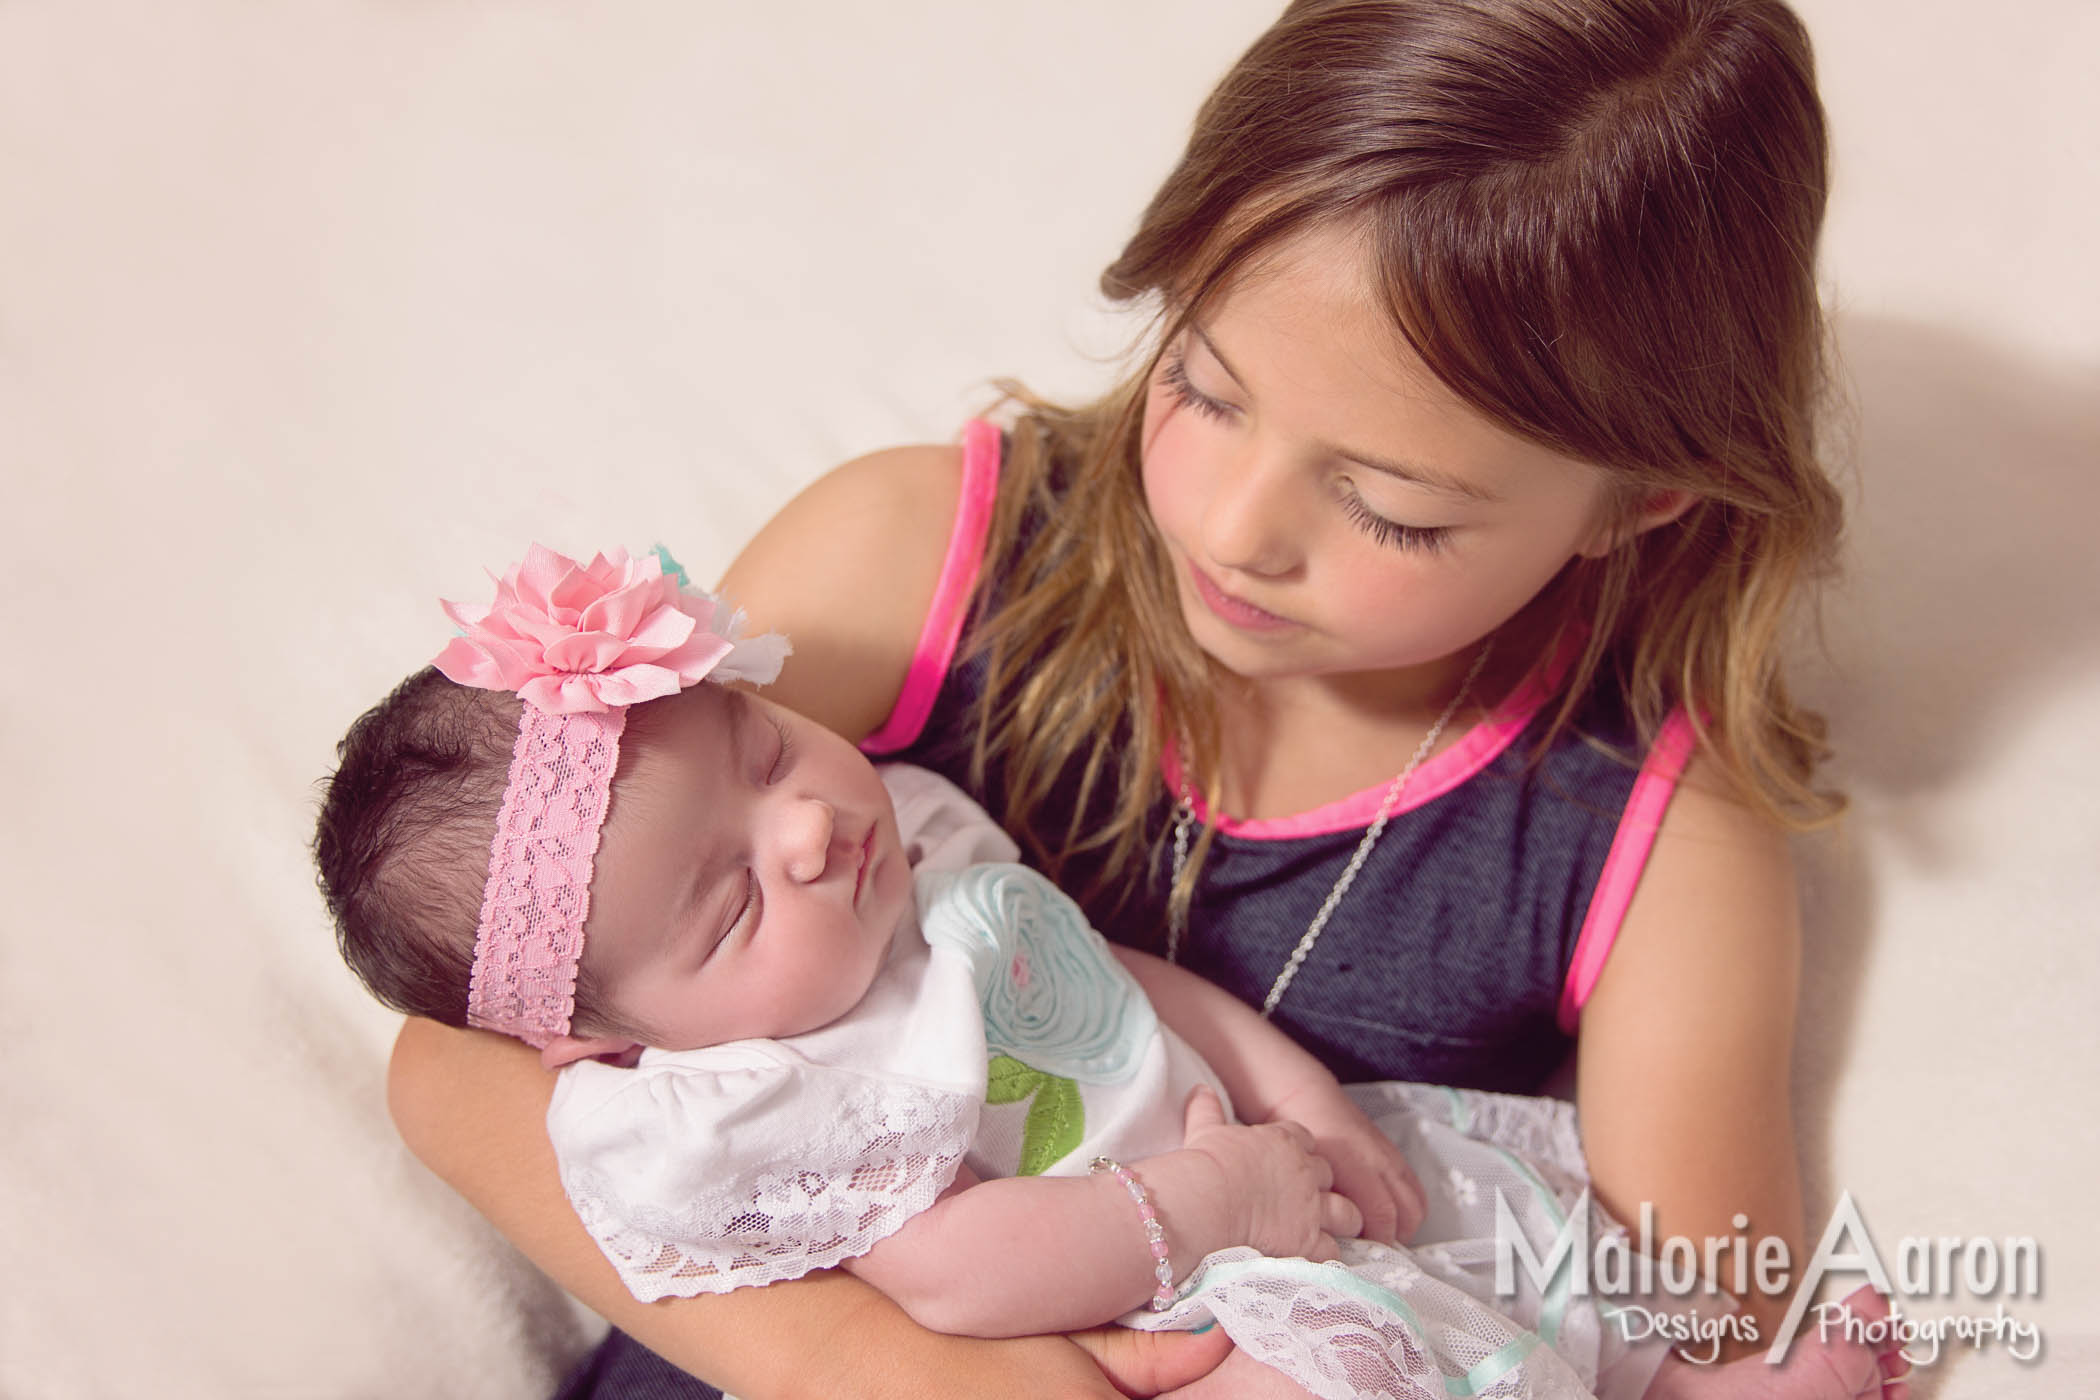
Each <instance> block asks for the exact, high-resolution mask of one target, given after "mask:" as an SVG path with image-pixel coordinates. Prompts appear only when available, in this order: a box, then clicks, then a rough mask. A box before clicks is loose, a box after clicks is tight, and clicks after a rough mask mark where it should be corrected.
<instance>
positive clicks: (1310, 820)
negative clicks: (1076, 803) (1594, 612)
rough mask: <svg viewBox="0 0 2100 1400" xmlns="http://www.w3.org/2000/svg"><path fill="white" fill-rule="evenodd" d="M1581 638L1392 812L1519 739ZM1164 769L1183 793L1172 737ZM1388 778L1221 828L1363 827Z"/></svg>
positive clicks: (1416, 782)
mask: <svg viewBox="0 0 2100 1400" xmlns="http://www.w3.org/2000/svg"><path fill="white" fill-rule="evenodd" d="M1582 642H1583V638H1582V637H1581V636H1580V635H1579V634H1578V635H1570V636H1569V637H1568V639H1567V641H1566V642H1565V643H1564V644H1563V645H1562V647H1561V649H1560V651H1559V652H1558V653H1557V654H1556V655H1555V656H1554V657H1553V659H1552V660H1551V661H1549V662H1548V663H1547V664H1546V666H1545V667H1544V669H1543V671H1542V672H1538V671H1535V672H1533V673H1532V674H1531V675H1530V676H1528V677H1526V678H1525V681H1524V683H1523V684H1522V685H1520V686H1518V687H1517V688H1516V689H1515V690H1514V691H1512V692H1510V694H1509V695H1508V696H1507V697H1506V698H1505V699H1504V700H1503V701H1502V703H1501V704H1499V705H1497V706H1496V707H1495V708H1494V709H1493V710H1492V711H1491V712H1490V713H1489V714H1488V716H1487V718H1486V719H1483V720H1482V721H1480V723H1478V724H1476V725H1474V726H1473V727H1472V728H1471V729H1468V730H1467V731H1466V732H1465V734H1464V735H1463V736H1462V737H1461V738H1460V739H1459V741H1458V742H1457V743H1455V744H1453V745H1452V746H1451V747H1450V748H1448V749H1445V750H1444V751H1443V752H1442V753H1440V754H1437V755H1435V756H1434V757H1432V758H1430V759H1428V760H1426V761H1425V762H1424V763H1423V764H1422V766H1421V767H1420V768H1417V769H1416V770H1415V771H1414V776H1412V777H1410V778H1409V779H1408V780H1407V786H1406V787H1405V788H1403V789H1401V792H1400V800H1399V801H1398V802H1397V803H1395V804H1394V805H1393V811H1392V815H1394V816H1396V817H1397V816H1399V815H1400V814H1401V813H1402V812H1412V811H1413V810H1414V809H1415V808H1417V807H1420V806H1423V805H1425V804H1427V803H1430V802H1434V801H1435V800H1436V799H1437V798H1439V797H1442V796H1443V795H1444V794H1445V793H1447V792H1449V791H1451V789H1453V788H1455V787H1457V786H1458V785H1459V784H1460V783H1463V782H1465V781H1466V779H1468V778H1470V777H1472V776H1473V775H1474V774H1475V773H1478V772H1479V771H1480V770H1481V769H1483V768H1485V767H1487V766H1488V765H1489V764H1490V763H1492V762H1494V761H1495V759H1496V757H1497V756H1498V755H1499V754H1501V752H1502V751H1503V750H1504V749H1506V748H1508V747H1509V746H1510V745H1511V744H1513V743H1515V742H1516V740H1517V736H1518V735H1519V734H1522V733H1523V732H1524V726H1526V725H1528V724H1530V723H1531V721H1532V718H1533V716H1535V715H1537V714H1538V712H1539V709H1540V707H1541V706H1543V705H1544V704H1545V703H1546V701H1547V700H1549V699H1551V698H1552V697H1553V694H1554V691H1555V689H1556V688H1557V687H1558V686H1559V684H1560V679H1561V677H1562V676H1564V675H1566V674H1567V671H1568V667H1570V666H1571V665H1573V664H1574V662H1575V657H1576V656H1577V655H1578V654H1579V653H1580V652H1581V650H1582ZM1159 767H1160V772H1161V773H1162V774H1164V775H1165V777H1166V780H1167V790H1168V791H1169V792H1177V793H1178V792H1180V791H1181V756H1180V755H1179V754H1178V753H1176V752H1175V750H1174V744H1173V741H1172V740H1169V741H1168V742H1167V745H1166V748H1165V750H1164V751H1163V752H1162V753H1161V754H1160V762H1159ZM1392 781H1393V780H1392V779H1391V778H1387V779H1385V780H1384V781H1383V782H1381V783H1379V784H1378V785H1377V786H1376V787H1367V788H1365V789H1364V790H1363V791H1361V792H1355V793H1351V794H1350V795H1349V796H1347V797H1342V798H1337V799H1336V800H1335V801H1333V802H1330V803H1328V804H1326V805H1325V806H1323V807H1315V808H1313V809H1312V810H1310V811H1306V812H1297V813H1294V814H1292V815H1291V816H1287V817H1230V816H1228V817H1221V818H1219V820H1218V830H1219V831H1221V832H1223V833H1224V834H1225V835H1227V836H1242V837H1246V838H1248V839H1250V840H1256V841H1288V840H1292V839H1294V838H1300V837H1306V836H1330V835H1333V834H1334V833H1335V832H1338V831H1361V830H1363V829H1364V828H1365V827H1367V826H1369V825H1370V824H1371V823H1372V822H1374V821H1376V820H1378V806H1379V804H1380V803H1381V802H1383V801H1385V790H1386V789H1387V788H1388V787H1390V786H1392ZM1188 798H1189V805H1190V806H1191V807H1193V808H1195V811H1196V819H1197V820H1198V821H1208V820H1209V808H1208V807H1207V806H1206V805H1205V803H1204V801H1203V795H1202V794H1201V793H1195V792H1192V793H1190V794H1189V795H1188Z"/></svg>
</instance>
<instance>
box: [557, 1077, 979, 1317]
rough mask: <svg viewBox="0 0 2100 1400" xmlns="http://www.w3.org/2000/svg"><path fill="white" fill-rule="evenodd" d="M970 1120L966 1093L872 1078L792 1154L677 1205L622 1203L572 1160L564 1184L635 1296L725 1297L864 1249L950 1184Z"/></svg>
mask: <svg viewBox="0 0 2100 1400" xmlns="http://www.w3.org/2000/svg"><path fill="white" fill-rule="evenodd" d="M976 1118H977V1103H976V1100H975V1099H973V1098H971V1097H968V1096H965V1095H962V1094H957V1093H954V1092H952V1091H950V1090H945V1089H936V1088H930V1087H927V1086H924V1085H916V1084H901V1083H894V1082H887V1081H874V1080H870V1081H866V1082H865V1084H864V1085H863V1087H862V1088H861V1089H860V1090H859V1091H857V1092H855V1093H851V1094H849V1095H847V1096H846V1097H845V1098H844V1099H843V1100H842V1101H841V1102H840V1103H839V1104H838V1105H837V1112H836V1114H834V1115H831V1116H830V1117H828V1118H827V1119H826V1120H823V1121H820V1122H813V1123H812V1125H811V1137H810V1140H809V1142H808V1144H807V1150H806V1151H805V1152H804V1153H802V1154H801V1156H800V1157H799V1158H798V1160H796V1161H795V1162H792V1163H770V1164H765V1165H763V1166H760V1167H758V1168H757V1169H755V1170H751V1171H745V1172H736V1173H725V1178H726V1179H725V1180H724V1181H723V1182H722V1184H721V1186H720V1188H719V1189H717V1190H713V1191H709V1192H704V1193H702V1194H701V1195H699V1196H698V1197H697V1198H695V1199H693V1200H691V1201H690V1202H688V1203H686V1204H685V1205H684V1206H683V1207H682V1208H679V1209H676V1210H668V1209H665V1208H663V1207H660V1206H654V1205H648V1204H644V1203H641V1202H635V1201H629V1200H624V1199H622V1198H621V1196H620V1194H619V1192H618V1191H617V1190H616V1189H615V1188H614V1187H613V1185H612V1184H611V1182H610V1181H609V1180H608V1179H607V1178H605V1177H604V1176H602V1175H600V1174H599V1173H596V1172H593V1171H590V1170H589V1169H587V1168H583V1167H580V1166H577V1167H570V1168H566V1169H565V1170H564V1173H563V1185H564V1186H565V1187H566V1188H567V1190H568V1193H569V1199H570V1201H571V1202H572V1203H573V1204H574V1205H575V1207H576V1214H577V1215H578V1216H579V1217H580V1218H581V1219H582V1221H583V1224H584V1228H586V1229H587V1230H589V1231H590V1232H591V1234H592V1235H593V1236H594V1237H595V1238H596V1239H597V1241H598V1243H599V1244H600V1246H602V1247H603V1249H604V1250H605V1253H606V1255H607V1256H608V1257H609V1258H610V1259H611V1260H612V1262H613V1266H614V1267H615V1268H616V1269H618V1270H619V1272H620V1277H621V1278H622V1280H623V1281H625V1283H626V1284H627V1286H628V1289H629V1290H630V1291H631V1292H632V1293H633V1294H634V1295H635V1296H636V1297H637V1298H639V1299H641V1300H642V1301H643V1302H654V1301H655V1300H657V1299H658V1298H665V1297H681V1298H684V1297H691V1296H693V1295H694V1294H698V1293H727V1292H729V1291H730V1290H731V1289H735V1288H745V1287H755V1286H757V1285H761V1284H768V1283H780V1282H783V1281H785V1280H788V1279H793V1278H800V1277H801V1276H802V1275H804V1274H806V1273H809V1272H811V1271H812V1270H815V1269H828V1268H831V1267H832V1266H834V1265H836V1264H838V1263H839V1262H840V1261H842V1260H846V1259H851V1258H854V1257H856V1256H858V1255H861V1254H865V1253H867V1252H868V1251H869V1250H870V1249H872V1248H874V1247H875V1246H876V1245H877V1244H878V1243H880V1242H881V1241H882V1240H883V1239H884V1238H886V1237H887V1236H889V1235H891V1234H893V1233H894V1232H895V1231H896V1230H897V1229H898V1228H899V1227H900V1226H902V1225H903V1224H904V1222H906V1221H907V1220H909V1219H911V1218H912V1216H914V1215H916V1214H918V1213H919V1212H920V1211H922V1210H925V1209H926V1208H927V1207H928V1206H930V1205H932V1204H933V1202H934V1200H935V1198H936V1197H938V1196H939V1195H940V1194H941V1192H942V1191H944V1190H946V1189H947V1187H948V1184H949V1183H950V1182H951V1181H953V1180H954V1179H955V1171H956V1168H957V1166H958V1165H959V1164H960V1163H961V1162H962V1159H963V1156H964V1154H965V1152H967V1150H968V1148H969V1144H970V1138H971V1135H972V1134H973V1132H974V1131H975V1128H976Z"/></svg>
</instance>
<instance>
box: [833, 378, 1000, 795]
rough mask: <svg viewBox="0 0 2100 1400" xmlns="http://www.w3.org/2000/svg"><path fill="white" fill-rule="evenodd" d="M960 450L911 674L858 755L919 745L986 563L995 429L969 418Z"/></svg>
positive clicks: (995, 477) (995, 480)
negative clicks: (942, 549) (949, 521)
mask: <svg viewBox="0 0 2100 1400" xmlns="http://www.w3.org/2000/svg"><path fill="white" fill-rule="evenodd" d="M962 449H963V460H962V499H960V500H959V501H957V502H956V505H955V527H954V529H952V530H951V531H950V532H949V534H948V554H947V557H946V558H945V559H943V560H942V561H941V577H940V581H939V582H938V583H936V584H935V585H934V589H933V604H932V606H930V607H928V608H927V609H926V624H925V626H923V627H922V628H920V629H919V642H918V646H917V647H916V648H914V649H913V651H912V657H911V669H910V670H908V671H906V672H905V673H904V689H903V690H901V691H899V692H898V693H897V703H896V704H895V705H893V706H892V707H891V708H890V715H889V718H888V719H886V720H884V721H883V722H882V725H881V727H880V728H878V729H877V730H876V731H875V732H874V733H873V734H870V735H869V736H868V737H867V738H865V739H863V740H861V741H860V748H861V752H862V753H868V754H886V753H896V752H897V751H898V750H900V749H905V748H909V747H910V746H911V745H912V744H914V743H915V742H917V740H918V737H919V734H920V731H922V730H924V729H925V728H926V718H927V716H928V715H931V714H932V713H933V701H934V697H935V696H937V695H939V694H940V693H941V681H942V680H943V679H944V678H945V677H946V676H947V674H948V666H949V664H950V663H951V662H952V661H954V659H955V646H956V643H957V642H958V641H960V640H961V638H962V628H963V617H964V615H965V614H966V613H967V612H968V611H969V602H970V593H971V591H972V590H974V589H975V588H976V587H977V571H978V570H979V569H980V568H981V567H983V564H984V543H985V536H986V534H987V533H988V532H989V530H990V528H991V521H992V502H993V500H994V498H995V497H997V495H998V493H999V455H1000V433H999V428H998V426H997V425H996V424H993V423H987V422H985V421H984V420H983V419H982V418H973V419H971V420H970V421H969V422H968V423H966V424H964V425H963V440H962Z"/></svg>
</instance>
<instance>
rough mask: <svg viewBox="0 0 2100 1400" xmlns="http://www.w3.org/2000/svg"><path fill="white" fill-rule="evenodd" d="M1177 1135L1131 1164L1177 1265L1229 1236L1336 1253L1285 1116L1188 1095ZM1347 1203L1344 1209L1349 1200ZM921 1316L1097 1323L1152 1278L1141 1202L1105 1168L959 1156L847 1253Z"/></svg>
mask: <svg viewBox="0 0 2100 1400" xmlns="http://www.w3.org/2000/svg"><path fill="white" fill-rule="evenodd" d="M1183 1142H1184V1146H1183V1147H1182V1149H1181V1150H1180V1151H1178V1152H1167V1153H1162V1154H1160V1155H1159V1156H1157V1157H1148V1158H1146V1159H1145V1160H1144V1161H1142V1162H1136V1163H1131V1164H1129V1169H1130V1171H1131V1174H1132V1175H1134V1176H1135V1177H1137V1178H1138V1180H1139V1181H1140V1182H1141V1183H1142V1184H1143V1186H1144V1188H1145V1192H1146V1195H1147V1197H1148V1198H1149V1199H1150V1201H1151V1203H1152V1206H1153V1208H1154V1210H1156V1211H1157V1212H1158V1215H1159V1222H1160V1225H1161V1226H1162V1228H1163V1229H1164V1230H1165V1233H1166V1241H1167V1246H1168V1251H1169V1262H1170V1263H1171V1264H1172V1265H1173V1266H1174V1268H1175V1271H1176V1273H1177V1275H1180V1274H1185V1273H1187V1271H1188V1270H1189V1268H1190V1267H1191V1266H1193V1265H1194V1264H1195V1262H1196V1261H1197V1260H1198V1259H1201V1258H1202V1257H1203V1256H1204V1255H1206V1254H1209V1253H1210V1252H1211V1251H1213V1250H1216V1249H1223V1248H1226V1247H1227V1246H1230V1245H1241V1244H1245V1245H1252V1246H1253V1247H1254V1248H1256V1249H1258V1250H1260V1251H1262V1252H1263V1253H1265V1254H1277V1255H1303V1256H1305V1257H1308V1258H1313V1259H1331V1258H1333V1257H1334V1255H1335V1244H1334V1234H1333V1231H1334V1228H1335V1226H1336V1225H1337V1224H1343V1225H1346V1224H1349V1223H1353V1220H1345V1219H1343V1218H1342V1214H1341V1213H1342V1212H1345V1211H1347V1207H1346V1205H1345V1204H1344V1203H1343V1202H1342V1201H1341V1200H1340V1198H1338V1197H1336V1196H1335V1195H1334V1194H1333V1193H1332V1192H1330V1191H1329V1190H1328V1189H1327V1188H1328V1186H1329V1184H1330V1183H1331V1181H1332V1179H1333V1178H1332V1175H1331V1173H1330V1171H1329V1170H1328V1167H1327V1164H1326V1162H1325V1161H1324V1160H1323V1159H1322V1158H1321V1157H1320V1156H1318V1155H1317V1154H1316V1153H1315V1152H1314V1151H1313V1143H1312V1136H1311V1134H1310V1133H1309V1132H1307V1131H1306V1130H1305V1129H1304V1128H1302V1127H1300V1126H1298V1125H1296V1124H1294V1123H1279V1124H1273V1125H1269V1126H1262V1127H1246V1126H1239V1125H1234V1124H1229V1123H1227V1122H1225V1116H1224V1111H1223V1109H1222V1107H1221V1106H1220V1105H1219V1103H1218V1099H1217V1096H1216V1095H1215V1094H1213V1093H1211V1092H1210V1091H1209V1090H1208V1089H1198V1090H1196V1091H1195V1092H1194V1093H1193V1094H1191V1095H1190V1096H1189V1103H1188V1108H1187V1116H1186V1120H1185V1130H1184V1136H1183ZM1348 1214H1349V1216H1351V1217H1353V1212H1348ZM844 1267H845V1268H846V1269H848V1270H849V1271H850V1272H852V1273H853V1274H855V1275H856V1276H858V1277H859V1278H861V1279H863V1280H865V1281H867V1282H869V1283H872V1284H874V1285H875V1286H876V1287H877V1288H880V1289H881V1290H882V1291H883V1292H884V1293H886V1294H888V1295H889V1296H890V1297H891V1298H892V1299H894V1300H895V1301H896V1302H897V1303H898V1304H899V1305H900V1306H902V1307H903V1308H904V1310H905V1311H906V1312H908V1313H909V1314H911V1316H912V1317H913V1318H914V1319H915V1320H917V1321H918V1322H919V1323H920V1325H922V1326H925V1327H930V1328H932V1329H934V1330H935V1331H939V1332H952V1333H959V1334H963V1335H968V1336H977V1337H1018V1336H1028V1335H1032V1334H1035V1333H1039V1332H1061V1331H1067V1330H1070V1329H1073V1328H1079V1327H1088V1326H1094V1325H1096V1324H1099V1323H1102V1322H1106V1321H1107V1320H1109V1319H1110V1318H1114V1317H1119V1316H1121V1315H1122V1314H1124V1313H1126V1312H1129V1311H1130V1310H1131V1309H1133V1308H1137V1307H1141V1306H1143V1305H1144V1303H1145V1301H1146V1300H1147V1299H1149V1298H1150V1297H1152V1295H1153V1291H1154V1289H1155V1288H1156V1287H1157V1280H1156V1279H1155V1278H1154V1276H1153V1258H1152V1254H1151V1251H1150V1249H1149V1248H1148V1246H1147V1243H1146V1238H1145V1232H1144V1230H1143V1228H1142V1224H1141V1217H1140V1216H1139V1214H1138V1208H1137V1204H1136V1202H1135V1201H1133V1200H1132V1199H1131V1197H1130V1195H1129V1193H1128V1192H1127V1191H1126V1190H1125V1189H1124V1187H1123V1184H1122V1183H1121V1182H1120V1181H1118V1180H1117V1179H1116V1178H1115V1177H1114V1176H1113V1175H1111V1174H1108V1173H1105V1172H1104V1173H1100V1174H1089V1175H1087V1176H1060V1177H1048V1176H1023V1177H1003V1178H1000V1179H998V1180H994V1181H979V1180H978V1179H977V1177H976V1176H975V1175H974V1174H973V1173H971V1172H970V1171H969V1170H968V1169H967V1168H965V1169H964V1170H963V1172H962V1173H960V1174H959V1175H958V1176H957V1178H956V1182H955V1184H954V1185H953V1186H951V1187H950V1188H949V1190H948V1191H947V1192H946V1193H945V1194H943V1196H942V1197H941V1199H940V1200H938V1201H936V1202H935V1203H934V1204H933V1205H932V1206H931V1207H929V1208H928V1209H927V1210H925V1211H922V1212H920V1213H919V1214H918V1215H916V1216H914V1217H913V1218H912V1219H911V1220H909V1221H907V1222H906V1223H905V1224H904V1225H903V1226H902V1227H901V1228H900V1229H898V1230H897V1231H896V1233H894V1234H892V1235H889V1236H888V1237H886V1238H885V1239H883V1240H882V1241H881V1242H880V1243H878V1244H877V1245H876V1246H875V1247H874V1248H873V1249H871V1250H869V1251H868V1252H867V1253H866V1254H864V1255H861V1256H860V1257H859V1258H857V1259H850V1260H848V1261H846V1264H845V1266H844Z"/></svg>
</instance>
